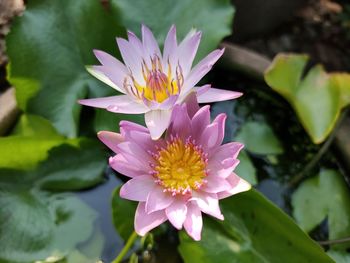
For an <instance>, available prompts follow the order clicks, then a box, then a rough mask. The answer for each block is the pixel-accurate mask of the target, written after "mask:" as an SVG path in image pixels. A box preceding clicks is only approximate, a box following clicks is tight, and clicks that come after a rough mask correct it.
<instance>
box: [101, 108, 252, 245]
mask: <svg viewBox="0 0 350 263" xmlns="http://www.w3.org/2000/svg"><path fill="white" fill-rule="evenodd" d="M197 107H198V104H189V105H188V106H187V105H186V104H183V105H181V106H180V105H176V106H175V108H174V111H173V114H172V117H171V121H170V126H169V128H168V130H167V132H166V135H165V137H164V138H161V139H158V140H152V138H151V135H150V132H149V130H148V129H146V128H145V127H143V126H140V125H138V124H135V123H131V122H127V121H122V122H120V131H121V134H118V133H112V132H107V131H102V132H100V133H99V134H98V137H99V138H100V140H101V141H102V142H103V143H105V144H106V145H107V146H108V147H109V148H110V149H111V150H113V151H114V152H115V153H116V155H115V156H114V157H111V158H110V160H109V163H110V165H111V167H112V168H113V169H114V170H116V171H117V172H119V173H121V174H124V175H126V176H128V177H130V178H131V179H130V180H129V181H128V182H127V183H125V184H124V185H123V186H122V188H121V190H120V196H121V197H122V198H125V199H129V200H133V201H138V202H139V205H138V207H137V210H136V214H135V222H134V223H135V230H136V232H137V233H138V234H139V235H141V236H143V235H145V234H146V233H147V232H148V231H150V230H151V229H153V228H155V227H157V226H158V225H160V224H162V223H163V222H165V221H167V220H169V221H170V223H171V224H172V225H173V226H174V227H175V228H177V229H181V228H185V230H186V231H187V233H188V234H189V235H190V236H191V237H192V238H193V239H195V240H200V239H201V231H202V224H203V223H202V212H203V213H206V214H208V215H211V216H213V217H216V218H218V219H220V220H223V219H224V217H223V215H222V213H221V211H220V207H219V200H220V199H222V198H225V197H228V196H231V195H233V194H236V193H239V192H242V191H247V190H249V189H250V184H249V183H247V182H246V181H244V180H243V179H242V178H240V177H239V176H237V175H236V174H235V173H233V170H234V168H235V167H236V166H237V165H238V163H239V160H238V159H237V155H238V153H239V151H240V150H241V149H242V147H243V145H242V144H240V143H237V142H231V143H227V144H224V145H221V143H222V140H223V138H224V126H225V119H226V115H225V114H220V115H218V116H217V117H216V118H215V119H214V121H213V122H212V123H210V112H209V106H205V107H203V108H201V109H199V110H198V108H197Z"/></svg>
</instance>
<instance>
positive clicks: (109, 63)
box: [94, 49, 128, 74]
mask: <svg viewBox="0 0 350 263" xmlns="http://www.w3.org/2000/svg"><path fill="white" fill-rule="evenodd" d="M94 54H95V56H96V58H97V59H98V60H99V61H100V63H101V64H102V65H104V66H106V67H110V68H114V69H115V71H116V72H118V71H120V72H123V74H127V73H128V70H127V68H126V67H125V65H124V64H123V63H121V62H120V61H119V60H118V59H116V58H115V57H113V56H111V55H110V54H108V53H106V52H104V51H101V50H97V49H94Z"/></svg>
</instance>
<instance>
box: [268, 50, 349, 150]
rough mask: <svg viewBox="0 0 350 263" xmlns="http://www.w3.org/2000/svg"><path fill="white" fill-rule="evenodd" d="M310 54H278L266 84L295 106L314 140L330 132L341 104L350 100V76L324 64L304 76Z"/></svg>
mask: <svg viewBox="0 0 350 263" xmlns="http://www.w3.org/2000/svg"><path fill="white" fill-rule="evenodd" d="M307 60H308V57H307V56H305V55H292V54H291V55H287V54H279V55H277V56H276V57H275V59H274V61H273V62H272V64H271V65H270V67H269V68H268V69H267V71H266V73H265V80H266V82H267V84H268V85H269V86H270V87H271V88H272V89H273V90H275V91H277V92H278V93H279V94H281V95H282V96H283V97H284V98H285V99H286V100H287V101H288V102H289V103H290V104H291V105H292V107H293V108H294V110H295V112H296V114H297V115H298V118H299V119H300V121H301V123H302V125H303V126H304V128H305V130H306V131H307V133H308V134H309V136H310V137H311V139H312V141H313V142H314V143H321V142H323V141H324V140H325V139H326V137H327V136H328V135H329V134H330V132H331V131H332V129H333V128H334V126H335V123H336V121H337V119H338V117H339V114H340V111H341V109H342V107H344V106H346V105H347V104H349V103H350V99H349V97H350V96H349V94H350V77H349V76H348V75H347V74H336V75H337V76H332V75H331V74H327V73H326V72H325V71H324V69H323V67H322V66H321V65H317V66H315V67H313V68H312V69H311V70H310V71H309V72H308V73H307V74H306V76H305V77H304V78H302V75H303V71H304V69H305V66H306V63H307Z"/></svg>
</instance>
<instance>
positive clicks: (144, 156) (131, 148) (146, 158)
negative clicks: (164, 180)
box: [116, 141, 153, 167]
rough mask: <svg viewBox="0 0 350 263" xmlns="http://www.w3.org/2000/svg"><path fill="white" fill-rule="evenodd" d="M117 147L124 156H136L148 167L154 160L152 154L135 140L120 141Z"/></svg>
mask: <svg viewBox="0 0 350 263" xmlns="http://www.w3.org/2000/svg"><path fill="white" fill-rule="evenodd" d="M116 149H117V152H118V153H122V154H123V155H124V156H127V155H131V156H135V157H136V158H137V159H138V160H139V161H140V162H141V163H143V164H144V165H145V167H147V165H148V164H149V163H151V162H153V158H152V157H151V155H150V154H149V153H148V152H147V151H145V150H144V149H143V148H142V147H140V145H138V144H136V142H134V141H125V142H122V143H119V144H118V145H117V147H116Z"/></svg>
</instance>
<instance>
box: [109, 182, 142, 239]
mask: <svg viewBox="0 0 350 263" xmlns="http://www.w3.org/2000/svg"><path fill="white" fill-rule="evenodd" d="M119 191H120V187H118V188H116V189H115V190H114V192H113V194H112V204H111V205H112V215H113V224H114V227H115V229H116V230H117V231H118V233H119V235H120V236H121V237H122V238H123V239H124V240H125V241H126V240H127V239H128V238H129V236H130V235H131V234H132V233H133V232H134V217H135V211H136V206H137V203H136V202H132V201H129V200H126V199H123V198H121V197H120V196H119Z"/></svg>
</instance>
